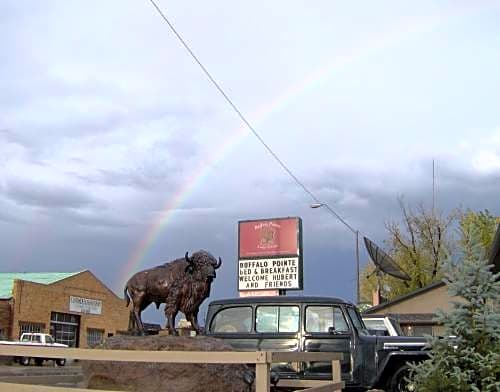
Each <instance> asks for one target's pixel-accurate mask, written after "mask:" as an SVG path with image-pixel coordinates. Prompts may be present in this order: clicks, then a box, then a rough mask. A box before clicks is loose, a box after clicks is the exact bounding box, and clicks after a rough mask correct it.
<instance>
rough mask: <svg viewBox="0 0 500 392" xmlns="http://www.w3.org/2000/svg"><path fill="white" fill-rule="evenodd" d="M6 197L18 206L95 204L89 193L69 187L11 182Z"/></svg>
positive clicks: (53, 206) (6, 187)
mask: <svg viewBox="0 0 500 392" xmlns="http://www.w3.org/2000/svg"><path fill="white" fill-rule="evenodd" d="M4 192H5V195H6V196H7V197H9V198H10V199H11V200H13V201H15V202H16V203H18V204H24V205H28V206H34V207H45V208H81V207H87V206H89V205H92V204H94V203H95V200H93V199H92V198H91V197H90V196H89V195H88V194H87V193H85V192H83V191H81V190H78V189H74V188H71V187H70V186H69V185H68V186H60V185H50V184H47V183H42V182H37V181H28V180H19V179H16V180H10V181H8V182H7V185H6V186H5V190H4Z"/></svg>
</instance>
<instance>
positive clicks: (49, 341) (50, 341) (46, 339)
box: [45, 335, 54, 344]
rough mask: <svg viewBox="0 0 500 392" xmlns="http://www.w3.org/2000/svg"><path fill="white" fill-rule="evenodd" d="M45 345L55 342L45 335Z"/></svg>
mask: <svg viewBox="0 0 500 392" xmlns="http://www.w3.org/2000/svg"><path fill="white" fill-rule="evenodd" d="M45 343H48V344H52V343H54V340H53V339H52V336H50V335H45Z"/></svg>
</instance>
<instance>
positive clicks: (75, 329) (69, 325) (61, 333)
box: [50, 312, 80, 347]
mask: <svg viewBox="0 0 500 392" xmlns="http://www.w3.org/2000/svg"><path fill="white" fill-rule="evenodd" d="M50 334H51V335H52V336H53V337H54V339H55V341H56V342H57V343H63V344H67V345H68V346H69V347H78V343H79V342H78V337H79V335H80V316H77V315H74V314H69V313H57V312H52V314H51V316H50Z"/></svg>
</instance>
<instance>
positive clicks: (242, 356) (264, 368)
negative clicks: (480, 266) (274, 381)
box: [0, 344, 344, 392]
mask: <svg viewBox="0 0 500 392" xmlns="http://www.w3.org/2000/svg"><path fill="white" fill-rule="evenodd" d="M1 355H4V356H18V357H41V358H54V359H55V358H67V359H79V360H86V361H119V362H149V363H205V364H255V390H256V392H269V391H270V387H271V386H270V369H271V364H272V363H277V362H313V361H321V362H330V361H331V362H332V380H331V381H330V380H324V381H319V380H288V379H283V380H280V381H279V383H278V386H283V387H290V388H297V389H303V388H306V389H303V390H304V391H307V392H331V391H340V390H341V389H342V388H343V387H344V383H343V382H342V381H341V379H340V360H341V359H342V354H341V353H326V352H305V353H298V352H275V351H250V352H237V351H141V350H99V349H80V348H55V347H54V348H52V347H50V348H48V347H30V346H21V345H19V346H18V345H16V346H12V345H1V344H0V356H1ZM3 390H8V391H12V392H25V391H30V392H31V391H33V392H45V391H53V392H82V389H78V388H62V387H53V386H50V387H46V386H35V385H23V384H13V383H0V391H3ZM94 391H96V390H94ZM97 392H99V391H97ZM100 392H110V391H100Z"/></svg>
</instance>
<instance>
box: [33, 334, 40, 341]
mask: <svg viewBox="0 0 500 392" xmlns="http://www.w3.org/2000/svg"><path fill="white" fill-rule="evenodd" d="M33 338H34V339H33V341H34V342H36V343H42V337H41V336H40V335H35V336H33Z"/></svg>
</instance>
